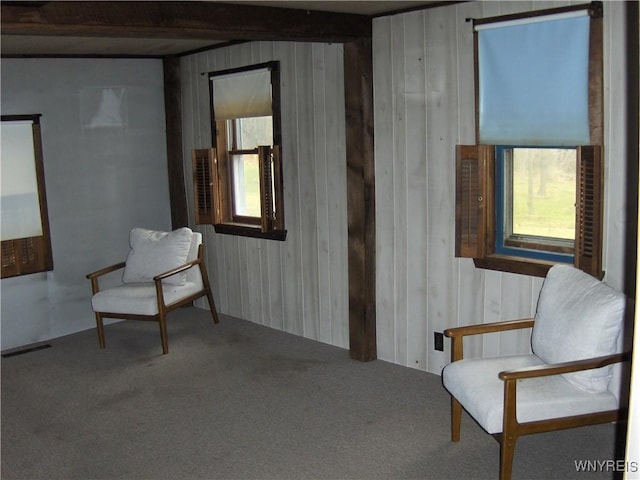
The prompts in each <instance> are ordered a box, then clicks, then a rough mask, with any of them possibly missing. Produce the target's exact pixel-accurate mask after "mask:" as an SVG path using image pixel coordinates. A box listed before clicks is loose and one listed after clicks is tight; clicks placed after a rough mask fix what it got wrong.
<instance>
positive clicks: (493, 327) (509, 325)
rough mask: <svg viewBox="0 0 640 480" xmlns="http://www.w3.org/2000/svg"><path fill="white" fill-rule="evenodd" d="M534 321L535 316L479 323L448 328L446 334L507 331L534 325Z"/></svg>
mask: <svg viewBox="0 0 640 480" xmlns="http://www.w3.org/2000/svg"><path fill="white" fill-rule="evenodd" d="M534 322H535V319H533V318H521V319H519V320H506V321H503V322H493V323H479V324H477V325H464V326H462V327H454V328H447V329H446V330H445V331H444V334H445V336H447V337H465V336H467V335H478V334H483V333H494V332H506V331H507V330H517V329H520V328H530V327H533V323H534Z"/></svg>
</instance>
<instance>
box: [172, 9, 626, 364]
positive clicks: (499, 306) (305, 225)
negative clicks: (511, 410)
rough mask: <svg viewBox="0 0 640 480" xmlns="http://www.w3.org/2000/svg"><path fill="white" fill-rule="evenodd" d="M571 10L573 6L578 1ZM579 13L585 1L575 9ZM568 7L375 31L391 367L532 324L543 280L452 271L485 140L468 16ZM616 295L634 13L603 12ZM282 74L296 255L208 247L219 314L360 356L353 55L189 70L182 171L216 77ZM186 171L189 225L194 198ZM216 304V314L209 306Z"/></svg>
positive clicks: (185, 70)
mask: <svg viewBox="0 0 640 480" xmlns="http://www.w3.org/2000/svg"><path fill="white" fill-rule="evenodd" d="M565 3H568V2H565ZM571 3H574V2H571ZM560 5H562V3H558V2H533V1H527V2H518V1H515V2H465V3H459V4H455V5H445V6H442V7H438V8H432V9H427V10H421V11H412V12H407V13H402V14H397V15H393V16H388V17H379V18H376V19H374V21H373V37H372V46H373V75H374V129H375V133H374V140H375V142H374V144H375V170H376V174H375V183H376V185H375V192H376V195H375V205H376V207H375V208H376V231H375V238H376V278H375V292H376V334H377V355H378V358H379V359H381V360H385V361H390V362H393V363H396V364H400V365H405V366H408V367H412V368H418V369H420V370H425V371H428V372H432V373H436V374H439V373H440V371H441V369H442V367H443V366H444V365H445V364H446V363H448V361H449V355H450V352H449V344H448V342H447V341H445V351H444V352H438V351H435V350H434V348H433V334H434V332H442V331H443V330H444V329H445V328H448V327H453V326H457V325H464V324H470V323H486V322H490V321H494V320H503V319H508V318H517V317H528V316H531V315H533V313H534V312H535V308H536V301H537V297H538V293H539V291H540V288H541V285H542V279H540V278H538V277H530V276H526V275H516V274H510V273H500V272H494V271H486V270H481V269H477V268H475V267H474V265H473V262H472V261H471V260H470V259H456V258H455V257H454V245H455V238H454V213H455V204H454V203H455V145H456V144H470V143H473V142H474V140H475V137H474V135H475V121H474V95H473V40H472V31H471V28H472V27H471V23H470V22H466V21H465V19H466V18H467V17H477V18H480V17H486V16H493V15H499V14H503V13H513V12H518V11H527V10H533V9H543V8H548V7H549V6H560ZM604 8H605V15H604V52H605V54H604V71H605V79H604V82H605V98H604V101H605V145H606V149H605V165H606V166H605V191H606V201H605V249H604V259H603V263H604V267H605V272H606V274H605V281H607V282H608V283H609V284H610V285H612V286H613V287H614V288H618V289H622V287H623V281H624V279H623V276H624V267H625V252H624V238H625V218H626V215H625V188H624V187H625V184H626V167H625V155H624V132H625V116H624V111H625V107H624V101H625V100H624V96H623V95H622V93H621V92H623V91H624V71H623V70H624V69H623V68H620V65H623V61H624V58H623V55H624V48H623V46H624V32H623V29H622V28H621V25H623V24H624V21H623V20H624V17H623V12H624V4H622V3H620V4H619V3H618V2H606V3H605V5H604ZM269 60H280V62H281V77H282V78H281V84H282V128H283V169H284V189H285V208H286V216H287V217H286V218H287V224H286V228H287V230H288V236H287V240H286V241H285V242H277V241H266V240H256V239H245V238H242V237H233V236H228V235H220V234H216V233H214V231H213V228H212V227H209V226H198V227H197V229H198V230H201V231H202V232H203V233H204V235H205V242H206V244H207V252H208V259H207V262H208V268H209V272H210V278H211V280H212V283H213V288H214V296H215V299H216V301H217V303H218V307H219V310H220V312H221V313H226V314H231V315H236V316H239V317H242V318H245V319H247V320H250V321H253V322H256V323H260V324H264V325H266V326H269V327H272V328H277V329H280V330H284V331H287V332H290V333H294V334H297V335H302V336H305V337H307V338H311V339H314V340H319V341H322V342H325V343H328V344H331V345H335V346H338V347H341V348H345V349H346V348H348V347H349V319H348V315H349V310H348V309H349V297H348V294H349V285H348V272H347V265H348V250H347V248H348V234H347V206H346V205H347V197H346V191H347V187H346V151H345V143H346V142H345V111H344V83H343V72H344V67H343V46H342V45H339V44H333V45H328V44H320V43H310V44H305V43H290V42H252V43H245V44H240V45H234V46H232V47H227V48H222V49H218V50H212V51H209V52H202V53H198V54H195V55H192V56H188V57H184V58H182V60H181V84H182V89H183V102H182V103H183V119H184V125H183V128H184V145H183V148H184V158H186V159H190V158H191V155H190V151H191V149H193V148H206V147H209V146H211V138H210V125H209V122H210V120H209V117H208V115H209V99H208V87H207V79H206V75H201V74H202V73H204V72H208V71H213V70H219V69H223V68H230V67H237V66H241V65H245V64H248V63H259V62H264V61H269ZM190 169H191V166H190V162H185V178H186V179H187V197H188V200H189V205H188V210H189V216H190V221H191V222H192V221H193V200H192V196H193V190H192V186H191V185H190V184H189V179H190V178H191V171H190ZM202 305H203V306H204V305H205V304H204V303H202ZM529 348H530V346H529V336H528V334H527V332H518V333H516V332H508V333H506V334H504V335H496V336H491V337H487V338H485V339H481V338H470V339H469V342H468V343H465V352H466V354H468V355H473V356H478V355H490V354H500V353H518V352H526V351H528V350H529Z"/></svg>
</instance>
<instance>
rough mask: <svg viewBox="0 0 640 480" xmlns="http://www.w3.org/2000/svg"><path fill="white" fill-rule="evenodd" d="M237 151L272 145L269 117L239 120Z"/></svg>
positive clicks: (271, 127)
mask: <svg viewBox="0 0 640 480" xmlns="http://www.w3.org/2000/svg"><path fill="white" fill-rule="evenodd" d="M236 122H237V124H238V145H237V146H236V148H237V149H238V150H251V149H254V148H256V147H258V146H260V145H272V144H273V122H272V120H271V117H270V116H269V117H252V118H239V119H237V120H236Z"/></svg>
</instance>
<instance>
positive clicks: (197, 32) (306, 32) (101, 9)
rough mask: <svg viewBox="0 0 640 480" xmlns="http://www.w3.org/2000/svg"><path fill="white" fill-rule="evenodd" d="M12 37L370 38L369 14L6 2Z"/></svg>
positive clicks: (6, 29)
mask: <svg viewBox="0 0 640 480" xmlns="http://www.w3.org/2000/svg"><path fill="white" fill-rule="evenodd" d="M1 10H2V12H1V26H2V27H1V28H2V33H3V34H12V35H57V36H60V35H66V36H87V37H91V36H100V37H129V38H198V39H210V40H286V41H319V42H336V43H338V42H349V41H353V40H355V39H358V38H361V37H370V36H371V18H370V17H368V16H365V15H354V14H343V13H332V12H320V11H313V10H296V9H289V8H278V7H262V6H249V5H238V4H227V3H216V2H164V1H139V2H128V1H102V2H84V1H80V2H76V1H71V2H69V1H66V2H65V1H55V2H46V3H42V2H37V3H34V4H33V6H31V5H29V4H28V3H24V2H20V3H12V2H2V4H1Z"/></svg>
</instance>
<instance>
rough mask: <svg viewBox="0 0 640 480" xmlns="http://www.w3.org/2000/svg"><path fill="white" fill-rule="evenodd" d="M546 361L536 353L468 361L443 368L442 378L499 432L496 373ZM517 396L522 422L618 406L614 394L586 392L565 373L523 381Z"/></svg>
mask: <svg viewBox="0 0 640 480" xmlns="http://www.w3.org/2000/svg"><path fill="white" fill-rule="evenodd" d="M543 363H544V362H543V361H542V360H541V359H540V358H538V357H537V356H535V355H513V356H506V357H496V358H479V359H464V360H460V361H457V362H453V363H451V364H449V365H447V366H446V367H445V368H444V370H443V371H442V382H443V384H444V386H445V388H446V389H447V390H448V391H449V393H451V395H453V396H454V397H455V398H456V399H457V400H458V401H459V402H460V404H461V405H462V406H463V408H464V409H465V410H466V411H467V412H468V413H469V414H470V415H471V416H472V417H473V418H474V419H476V421H477V422H478V423H479V424H480V425H481V426H482V428H484V429H485V430H486V431H487V432H488V433H491V434H493V433H500V432H502V416H503V402H504V381H502V380H500V379H499V378H498V373H500V372H502V371H505V370H514V369H516V368H522V367H531V366H536V365H542V364H543ZM516 398H517V410H516V411H517V418H518V421H519V422H521V423H522V422H530V421H534V420H544V419H549V418H557V417H566V416H570V415H579V414H583V413H592V412H600V411H607V410H614V409H617V408H618V402H617V400H616V397H615V396H614V395H613V394H611V393H610V392H608V391H605V392H603V393H588V392H586V391H584V390H583V389H581V388H578V387H576V386H575V385H573V384H571V383H569V382H568V381H567V380H566V379H565V378H564V377H563V376H562V375H553V376H548V377H540V378H532V379H527V380H522V381H519V382H518V386H517V396H516Z"/></svg>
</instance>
